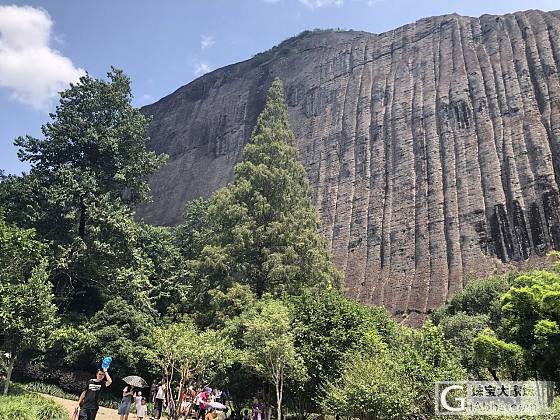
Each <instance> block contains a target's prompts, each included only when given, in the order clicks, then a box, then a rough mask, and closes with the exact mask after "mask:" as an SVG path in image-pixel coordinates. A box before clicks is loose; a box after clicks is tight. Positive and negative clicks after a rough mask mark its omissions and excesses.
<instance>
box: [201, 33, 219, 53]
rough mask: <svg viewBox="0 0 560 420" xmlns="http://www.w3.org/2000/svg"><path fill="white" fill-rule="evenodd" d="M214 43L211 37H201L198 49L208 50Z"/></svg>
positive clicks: (214, 40)
mask: <svg viewBox="0 0 560 420" xmlns="http://www.w3.org/2000/svg"><path fill="white" fill-rule="evenodd" d="M215 43H216V39H214V37H213V36H212V35H202V39H201V40H200V49H201V50H205V49H206V48H210V47H211V46H212V45H214V44H215Z"/></svg>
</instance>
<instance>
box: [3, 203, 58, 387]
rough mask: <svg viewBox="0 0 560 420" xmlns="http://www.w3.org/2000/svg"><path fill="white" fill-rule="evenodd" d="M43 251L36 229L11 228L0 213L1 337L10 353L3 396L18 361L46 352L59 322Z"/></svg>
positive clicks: (4, 348)
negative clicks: (24, 355)
mask: <svg viewBox="0 0 560 420" xmlns="http://www.w3.org/2000/svg"><path fill="white" fill-rule="evenodd" d="M43 249H44V247H43V246H42V244H41V243H39V242H38V241H37V240H36V239H35V235H34V231H33V230H26V229H20V228H18V227H16V226H9V225H7V224H6V223H5V222H4V219H3V217H2V214H0V265H1V267H0V268H1V269H2V270H1V271H0V337H1V338H2V350H4V351H8V352H10V353H11V363H10V366H8V369H7V380H6V386H5V389H4V393H6V392H8V388H9V384H10V377H11V373H12V369H13V366H14V362H15V360H16V358H17V357H19V355H20V354H21V353H22V352H23V351H27V350H42V349H44V347H45V343H46V341H47V337H48V336H49V334H50V333H51V332H52V331H53V330H54V328H55V326H56V324H57V322H58V318H57V313H56V306H55V305H54V304H53V298H54V296H53V293H52V284H51V283H50V282H49V279H48V273H47V261H46V259H44V258H42V256H41V252H43Z"/></svg>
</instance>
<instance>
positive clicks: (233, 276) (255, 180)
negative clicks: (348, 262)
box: [201, 79, 341, 296]
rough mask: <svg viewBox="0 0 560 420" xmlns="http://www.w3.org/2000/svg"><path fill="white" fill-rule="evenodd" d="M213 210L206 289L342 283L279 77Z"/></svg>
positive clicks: (296, 288) (294, 290)
mask: <svg viewBox="0 0 560 420" xmlns="http://www.w3.org/2000/svg"><path fill="white" fill-rule="evenodd" d="M208 213H209V220H212V221H213V222H214V223H215V226H214V229H215V234H214V235H212V239H211V243H210V244H208V245H207V246H206V247H205V248H204V250H203V252H202V260H201V263H202V272H203V273H205V274H206V277H205V278H206V280H208V281H209V282H208V283H207V284H206V287H210V288H211V287H215V286H222V287H225V288H227V287H229V286H230V285H231V284H232V283H234V282H238V283H243V284H249V285H250V286H251V288H252V289H253V291H254V292H255V293H256V294H257V296H261V295H262V294H263V293H266V292H270V293H273V294H275V295H279V294H282V293H284V292H285V293H288V294H298V293H300V292H301V291H302V290H303V289H304V288H305V287H308V286H321V287H332V286H335V287H336V286H338V285H339V284H340V279H341V275H340V273H339V272H338V271H337V270H336V269H335V267H334V265H333V263H332V256H331V252H330V250H329V249H328V246H327V244H326V242H325V240H324V238H323V237H322V236H321V234H320V231H319V215H318V212H317V210H316V208H315V207H313V205H312V204H311V201H310V197H309V181H308V178H307V173H306V171H305V169H304V167H303V165H302V164H301V163H300V161H299V158H298V149H297V148H296V147H295V146H294V135H293V133H292V131H291V130H290V127H289V123H288V108H287V105H286V103H285V100H284V90H283V85H282V82H281V81H280V80H279V79H276V80H274V82H273V83H272V86H271V88H270V90H269V93H268V98H267V101H266V105H265V107H264V109H263V111H262V112H261V114H260V116H259V118H258V120H257V125H256V127H255V129H254V131H253V134H252V136H251V139H250V141H249V143H248V144H247V146H246V147H245V151H244V159H243V161H242V162H240V163H239V164H238V165H237V166H236V167H235V178H234V181H233V183H232V184H230V185H228V186H227V187H225V188H223V189H221V190H220V191H218V192H217V193H216V194H215V195H214V197H213V199H212V200H211V203H210V206H209V208H208Z"/></svg>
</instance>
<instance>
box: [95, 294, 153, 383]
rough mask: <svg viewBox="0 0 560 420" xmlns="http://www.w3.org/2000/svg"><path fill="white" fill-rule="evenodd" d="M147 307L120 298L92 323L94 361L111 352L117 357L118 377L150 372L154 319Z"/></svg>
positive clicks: (108, 305) (112, 300) (111, 302)
mask: <svg viewBox="0 0 560 420" xmlns="http://www.w3.org/2000/svg"><path fill="white" fill-rule="evenodd" d="M144 309H145V308H142V307H140V308H136V307H134V306H132V305H130V304H128V303H127V302H126V301H124V300H123V299H122V298H120V297H116V298H114V299H111V300H109V301H108V302H107V303H106V304H105V305H104V307H103V309H102V310H101V311H99V312H97V313H96V314H95V316H94V317H93V318H92V320H91V322H90V323H89V330H90V331H91V332H92V335H93V342H92V344H93V348H92V350H93V352H92V355H91V357H92V360H91V361H92V362H93V363H98V358H99V355H111V356H112V357H113V359H114V362H113V364H112V365H111V369H112V371H114V372H115V374H116V375H117V376H121V377H124V376H127V375H129V374H130V372H136V373H137V374H139V375H146V374H147V373H148V372H149V370H150V369H151V368H152V366H151V365H148V364H147V361H146V359H147V352H148V347H149V345H150V339H149V336H150V332H151V330H152V327H153V323H154V318H153V316H152V315H151V314H150V313H146V312H145V310H144Z"/></svg>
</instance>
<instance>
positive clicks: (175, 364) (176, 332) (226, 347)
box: [151, 318, 237, 418]
mask: <svg viewBox="0 0 560 420" xmlns="http://www.w3.org/2000/svg"><path fill="white" fill-rule="evenodd" d="M151 343H152V344H151V349H152V350H151V359H152V363H153V364H154V365H155V366H157V367H158V368H159V369H160V371H161V372H162V373H163V374H164V375H165V377H166V378H167V383H168V384H170V383H171V381H175V380H177V381H178V385H179V392H178V393H177V394H176V399H175V400H174V405H175V407H178V406H179V405H180V395H181V390H182V389H184V387H185V386H186V384H187V383H188V382H189V381H193V380H196V381H200V382H206V383H208V382H210V381H212V380H213V379H214V378H215V377H216V376H217V375H218V374H220V373H221V372H224V371H225V369H226V368H227V367H229V366H230V365H231V364H232V363H233V361H234V360H235V359H236V357H237V353H236V352H235V350H234V349H233V347H232V345H231V342H230V340H229V338H228V337H226V336H224V334H220V333H219V332H218V331H215V330H210V329H209V330H206V331H200V330H198V329H197V328H196V327H195V325H194V323H193V322H192V321H191V320H190V319H188V318H185V319H184V320H183V321H181V322H174V323H170V324H166V325H163V326H159V327H156V328H154V329H153V331H152V334H151ZM176 416H178V413H176ZM176 418H177V417H176Z"/></svg>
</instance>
